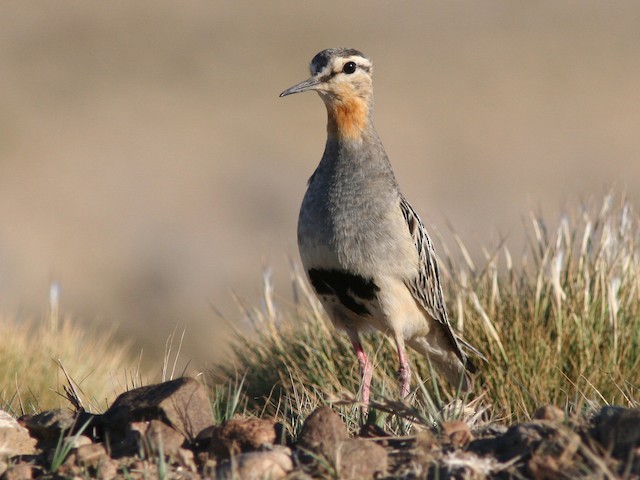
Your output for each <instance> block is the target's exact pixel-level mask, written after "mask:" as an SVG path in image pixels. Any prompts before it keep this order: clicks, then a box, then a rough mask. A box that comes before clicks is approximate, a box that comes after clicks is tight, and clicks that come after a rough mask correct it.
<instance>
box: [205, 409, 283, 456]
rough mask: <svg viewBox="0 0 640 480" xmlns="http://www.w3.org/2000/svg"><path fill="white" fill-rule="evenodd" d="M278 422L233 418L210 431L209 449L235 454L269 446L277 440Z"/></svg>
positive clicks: (217, 453)
mask: <svg viewBox="0 0 640 480" xmlns="http://www.w3.org/2000/svg"><path fill="white" fill-rule="evenodd" d="M277 426H278V424H277V423H276V422H274V421H273V420H266V419H260V418H234V419H231V420H228V421H226V422H224V423H222V425H220V426H219V427H218V428H216V429H215V430H214V431H213V432H212V436H211V440H210V442H211V443H210V451H211V452H212V453H213V454H214V455H237V454H238V453H240V452H248V451H252V450H257V449H259V448H261V447H264V446H271V445H273V444H274V443H276V440H278V436H277Z"/></svg>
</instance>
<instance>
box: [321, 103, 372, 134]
mask: <svg viewBox="0 0 640 480" xmlns="http://www.w3.org/2000/svg"><path fill="white" fill-rule="evenodd" d="M368 117H369V108H368V106H367V104H366V103H365V102H364V101H363V100H362V99H360V98H350V99H348V100H346V101H344V100H343V101H339V102H335V103H334V104H333V105H331V108H329V129H330V130H332V131H331V133H333V134H334V135H337V136H339V137H347V138H352V139H354V138H358V137H359V136H360V135H361V133H362V131H363V130H364V128H365V126H366V125H367V122H368V121H369V118H368Z"/></svg>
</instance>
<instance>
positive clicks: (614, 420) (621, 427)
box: [590, 406, 640, 458]
mask: <svg viewBox="0 0 640 480" xmlns="http://www.w3.org/2000/svg"><path fill="white" fill-rule="evenodd" d="M593 424H594V426H593V428H592V429H591V432H590V433H591V435H592V436H593V437H594V438H595V439H596V440H597V441H598V442H600V444H601V445H602V446H603V447H604V448H606V449H607V450H609V451H610V452H611V453H612V454H613V455H614V456H615V457H617V458H628V457H629V453H630V452H631V451H632V450H633V449H635V448H636V447H639V446H640V408H624V407H611V406H608V407H603V408H602V409H601V410H600V412H598V414H597V415H596V416H595V417H594V418H593Z"/></svg>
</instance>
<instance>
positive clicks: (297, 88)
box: [280, 77, 320, 97]
mask: <svg viewBox="0 0 640 480" xmlns="http://www.w3.org/2000/svg"><path fill="white" fill-rule="evenodd" d="M319 85H320V79H319V78H318V77H310V78H307V79H306V80H305V81H304V82H300V83H298V84H297V85H294V86H293V87H291V88H287V89H286V90H285V91H284V92H282V93H281V94H280V96H281V97H286V96H287V95H292V94H294V93H302V92H306V91H309V90H317V89H318V86H319Z"/></svg>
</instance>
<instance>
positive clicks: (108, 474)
mask: <svg viewBox="0 0 640 480" xmlns="http://www.w3.org/2000/svg"><path fill="white" fill-rule="evenodd" d="M96 473H97V478H98V480H113V479H114V478H116V477H117V476H118V462H116V461H115V460H112V459H110V458H106V459H105V460H103V461H102V462H100V465H99V466H98V468H97V472H96ZM124 478H127V477H126V476H125V477H124Z"/></svg>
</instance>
